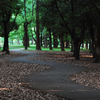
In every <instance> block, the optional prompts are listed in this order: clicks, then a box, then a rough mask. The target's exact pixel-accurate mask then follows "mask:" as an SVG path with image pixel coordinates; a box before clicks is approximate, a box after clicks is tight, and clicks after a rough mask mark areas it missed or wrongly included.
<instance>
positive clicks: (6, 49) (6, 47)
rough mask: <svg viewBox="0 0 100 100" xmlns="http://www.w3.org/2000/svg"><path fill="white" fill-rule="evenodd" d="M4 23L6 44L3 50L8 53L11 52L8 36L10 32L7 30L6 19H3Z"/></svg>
mask: <svg viewBox="0 0 100 100" xmlns="http://www.w3.org/2000/svg"><path fill="white" fill-rule="evenodd" d="M3 24H4V45H3V51H6V54H9V53H10V52H9V44H8V37H9V33H8V32H7V23H6V21H3Z"/></svg>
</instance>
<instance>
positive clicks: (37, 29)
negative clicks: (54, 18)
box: [36, 0, 41, 50]
mask: <svg viewBox="0 0 100 100" xmlns="http://www.w3.org/2000/svg"><path fill="white" fill-rule="evenodd" d="M39 36H40V34H39V0H37V1H36V50H41V47H40V38H39Z"/></svg>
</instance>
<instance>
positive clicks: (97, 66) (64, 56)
mask: <svg viewBox="0 0 100 100" xmlns="http://www.w3.org/2000/svg"><path fill="white" fill-rule="evenodd" d="M38 53H39V54H40V56H37V57H31V58H29V59H30V60H40V61H41V60H42V61H50V62H58V63H67V64H73V65H75V66H77V65H78V66H82V67H85V68H87V69H88V71H83V72H81V73H76V74H74V75H70V76H69V78H70V80H72V81H75V82H77V83H79V84H82V85H85V86H90V87H95V88H98V89H100V63H93V62H94V60H95V59H93V58H92V57H93V56H92V54H91V53H89V52H88V51H81V52H80V60H75V58H74V57H72V55H73V54H72V52H47V51H46V52H38ZM45 53H46V55H44V54H45Z"/></svg>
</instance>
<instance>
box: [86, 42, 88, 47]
mask: <svg viewBox="0 0 100 100" xmlns="http://www.w3.org/2000/svg"><path fill="white" fill-rule="evenodd" d="M86 49H88V41H87V40H86Z"/></svg>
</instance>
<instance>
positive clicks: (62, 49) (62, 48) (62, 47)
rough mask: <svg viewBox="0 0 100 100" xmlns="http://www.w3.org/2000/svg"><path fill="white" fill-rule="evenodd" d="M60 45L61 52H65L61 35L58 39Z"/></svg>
mask: <svg viewBox="0 0 100 100" xmlns="http://www.w3.org/2000/svg"><path fill="white" fill-rule="evenodd" d="M60 43H61V51H65V50H64V40H63V35H62V36H61V37H60Z"/></svg>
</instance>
